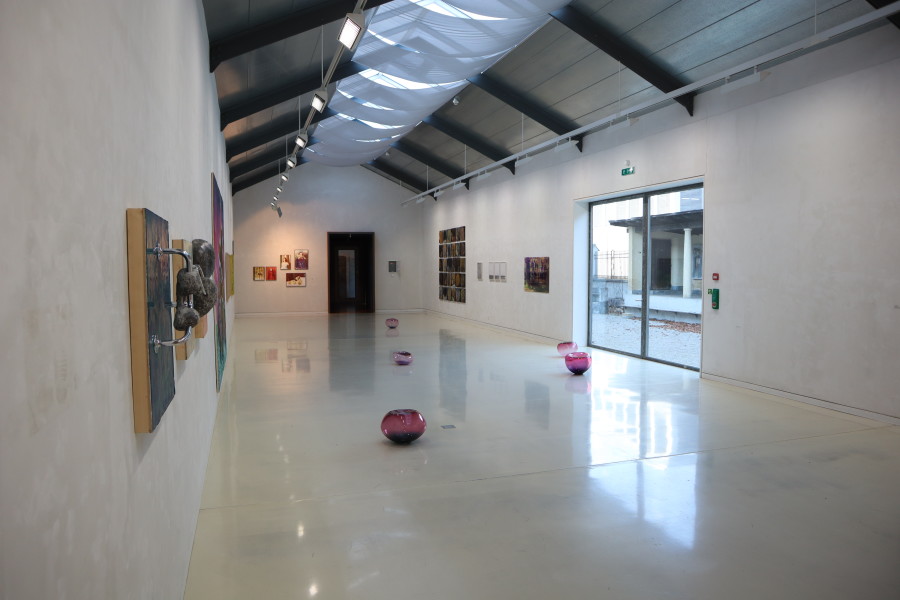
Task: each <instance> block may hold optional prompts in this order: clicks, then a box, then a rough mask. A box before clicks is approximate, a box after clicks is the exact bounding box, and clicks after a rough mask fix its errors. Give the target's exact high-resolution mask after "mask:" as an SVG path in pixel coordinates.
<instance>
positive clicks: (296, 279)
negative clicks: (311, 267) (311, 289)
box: [284, 273, 306, 287]
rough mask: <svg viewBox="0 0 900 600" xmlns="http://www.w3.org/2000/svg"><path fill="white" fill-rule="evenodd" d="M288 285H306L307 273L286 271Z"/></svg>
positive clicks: (286, 283)
mask: <svg viewBox="0 0 900 600" xmlns="http://www.w3.org/2000/svg"><path fill="white" fill-rule="evenodd" d="M284 276H285V283H284V285H285V286H286V287H306V273H285V274H284Z"/></svg>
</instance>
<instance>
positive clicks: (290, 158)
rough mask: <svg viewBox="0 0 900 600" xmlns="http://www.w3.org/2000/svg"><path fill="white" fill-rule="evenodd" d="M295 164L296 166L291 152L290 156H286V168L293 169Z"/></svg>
mask: <svg viewBox="0 0 900 600" xmlns="http://www.w3.org/2000/svg"><path fill="white" fill-rule="evenodd" d="M296 166H297V158H296V157H295V156H294V155H293V154H291V155H290V156H288V157H287V168H288V169H293V168H294V167H296Z"/></svg>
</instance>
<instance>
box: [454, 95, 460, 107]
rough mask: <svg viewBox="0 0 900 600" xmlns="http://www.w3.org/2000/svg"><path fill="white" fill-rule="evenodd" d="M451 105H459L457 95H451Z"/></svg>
mask: <svg viewBox="0 0 900 600" xmlns="http://www.w3.org/2000/svg"><path fill="white" fill-rule="evenodd" d="M453 106H459V96H453Z"/></svg>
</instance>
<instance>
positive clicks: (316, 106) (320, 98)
mask: <svg viewBox="0 0 900 600" xmlns="http://www.w3.org/2000/svg"><path fill="white" fill-rule="evenodd" d="M326 104H328V90H327V89H326V88H322V89H319V90H316V93H315V94H313V99H312V107H313V110H315V111H318V112H322V111H324V110H325V105H326Z"/></svg>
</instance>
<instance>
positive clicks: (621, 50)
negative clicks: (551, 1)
mask: <svg viewBox="0 0 900 600" xmlns="http://www.w3.org/2000/svg"><path fill="white" fill-rule="evenodd" d="M550 16H551V17H553V18H554V19H556V20H557V21H559V22H560V23H562V24H563V25H565V26H566V27H568V28H569V29H570V30H572V31H573V32H574V33H577V34H578V35H580V36H581V37H583V38H584V39H586V40H587V41H589V42H590V43H592V44H593V45H595V46H596V47H597V48H599V49H600V50H602V51H603V52H605V53H607V54H608V55H610V56H611V57H612V58H614V59H616V60H617V61H619V62H621V63H622V65H623V66H625V67H627V68H629V69H631V70H632V71H634V72H635V73H637V74H638V75H639V76H641V77H642V78H643V79H645V80H646V81H647V82H648V83H649V84H650V85H652V86H653V87H655V88H657V89H660V90H662V91H663V92H664V93H666V94H668V93H669V92H672V91H675V90H677V89H678V88H680V87H683V86H684V85H685V82H683V81H681V80H680V79H679V78H678V77H676V76H674V75H672V74H671V73H669V72H668V71H667V70H666V69H664V68H663V67H661V66H659V65H658V64H657V63H656V62H654V61H653V60H652V59H651V58H650V57H649V56H646V55H645V54H644V53H643V52H641V51H639V50H638V49H637V48H635V47H634V46H632V45H631V44H629V43H628V42H627V41H626V40H624V39H623V38H622V37H621V36H619V35H617V34H616V33H615V32H614V31H613V30H612V29H611V28H609V27H608V26H607V25H605V24H602V23H598V22H597V20H596V19H593V18H592V17H590V16H589V15H587V14H585V13H583V12H581V11H580V10H578V9H577V8H572V7H571V6H564V7H562V8H560V9H559V10H555V11H553V12H551V13H550ZM694 96H696V92H690V93H688V94H685V95H683V96H679V97H677V98H675V101H676V102H678V103H679V104H681V105H682V106H684V107H685V108H686V109H687V111H688V114H689V115H691V116H693V115H694Z"/></svg>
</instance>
